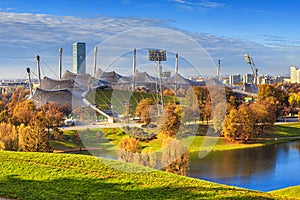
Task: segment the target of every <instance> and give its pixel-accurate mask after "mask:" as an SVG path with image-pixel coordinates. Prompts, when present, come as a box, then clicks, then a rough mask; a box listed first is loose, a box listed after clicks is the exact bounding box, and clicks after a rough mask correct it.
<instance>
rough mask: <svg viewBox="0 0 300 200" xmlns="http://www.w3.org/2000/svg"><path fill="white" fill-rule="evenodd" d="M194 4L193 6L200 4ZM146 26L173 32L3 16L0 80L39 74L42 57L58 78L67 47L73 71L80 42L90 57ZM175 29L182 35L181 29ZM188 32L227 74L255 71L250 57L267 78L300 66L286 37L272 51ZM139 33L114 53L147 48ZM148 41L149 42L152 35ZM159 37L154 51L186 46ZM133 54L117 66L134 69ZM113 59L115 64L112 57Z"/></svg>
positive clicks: (138, 22) (118, 23)
mask: <svg viewBox="0 0 300 200" xmlns="http://www.w3.org/2000/svg"><path fill="white" fill-rule="evenodd" d="M177 1H180V0H177ZM184 2H186V1H184ZM188 2H190V3H192V2H194V1H188ZM195 2H198V3H199V2H203V1H195ZM143 27H168V24H167V23H166V22H165V21H162V20H159V19H138V18H109V17H98V18H77V17H68V16H67V17H59V16H52V15H44V14H24V13H23V14H17V13H7V12H2V13H1V12H0V35H1V37H0V49H1V51H0V60H1V62H0V68H1V70H2V73H1V76H0V78H5V77H6V78H7V77H16V76H17V77H18V76H19V74H23V71H25V69H26V67H27V66H30V67H32V68H33V69H35V66H36V64H35V56H36V55H37V54H39V55H40V56H41V59H42V60H43V63H42V65H44V66H45V68H44V71H45V75H50V76H53V77H54V78H55V76H54V75H53V73H52V72H50V70H48V71H47V68H48V67H49V68H52V71H57V70H56V67H57V66H58V48H60V47H62V48H63V49H64V53H63V55H64V62H63V65H64V67H65V69H71V66H72V57H71V55H72V50H71V48H72V43H73V42H74V41H85V42H86V43H87V51H88V52H89V51H91V50H92V49H93V47H94V46H95V45H98V44H99V43H101V42H103V41H104V40H105V39H107V38H109V37H111V36H113V35H115V34H118V33H121V32H123V31H126V30H131V29H133V28H143ZM173 29H174V30H178V29H176V28H173ZM181 31H182V30H181ZM183 33H184V34H186V35H188V36H190V37H191V38H193V39H194V40H195V41H197V42H198V43H199V44H200V45H201V46H202V47H204V48H205V49H206V50H207V52H208V53H209V55H210V56H211V58H212V61H213V62H215V63H216V62H217V60H218V59H221V63H222V64H221V65H222V70H221V72H222V74H230V73H246V72H250V69H248V66H247V65H246V64H245V62H244V60H243V54H244V53H249V54H250V55H251V56H252V57H253V58H254V59H255V62H256V64H257V66H258V67H259V71H260V72H261V73H270V74H285V73H288V70H289V66H290V65H295V64H296V65H297V63H300V58H299V57H298V56H296V55H299V54H300V47H299V46H292V45H283V44H285V41H284V38H280V37H278V36H276V35H275V36H269V35H266V36H264V38H265V40H266V41H267V40H268V41H269V42H270V43H273V44H274V43H275V42H276V46H274V45H273V46H266V45H262V44H259V43H254V42H249V41H245V40H242V39H236V38H229V37H218V36H214V35H210V34H205V33H193V32H187V31H183ZM135 34H136V35H134V34H132V35H131V38H123V40H119V43H117V44H116V45H115V46H111V49H109V50H116V49H117V48H121V47H122V46H127V47H128V48H129V49H130V48H134V47H136V46H138V45H141V44H142V42H141V41H139V40H140V39H142V38H143V37H142V36H143V35H142V33H141V32H136V33H135ZM143 34H144V33H143ZM144 36H145V37H146V35H144ZM159 36H160V37H159V39H158V40H157V42H152V43H153V45H152V46H159V44H160V43H161V42H160V41H165V42H168V43H169V44H174V45H175V44H179V45H181V46H182V47H183V46H184V45H185V44H184V42H183V43H182V40H180V41H179V40H177V39H176V37H173V36H174V35H173V36H172V35H170V34H169V32H168V31H167V32H161V34H160V35H159ZM132 41H133V42H132ZM180 42H181V43H180ZM132 43H133V44H132ZM130 45H131V46H130ZM171 47H172V46H170V48H171ZM185 51H186V53H189V54H190V55H191V54H192V53H193V51H194V49H193V48H190V49H186V50H185ZM127 53H128V52H127ZM173 53H174V52H173ZM99 55H100V56H103V55H104V52H101V49H99ZM128 55H129V56H127V57H128V58H127V59H120V62H116V64H118V65H124V66H123V67H127V66H131V64H130V62H131V58H130V52H129V54H128ZM171 56H173V54H172V55H171ZM194 56H197V55H194ZM198 56H199V55H198ZM107 58H108V59H109V56H108V55H107ZM145 58H146V57H145ZM101 59H102V61H103V62H104V60H105V59H104V58H103V57H102V58H101V57H100V60H99V63H101ZM142 61H143V62H144V61H145V59H142V58H140V62H142ZM173 64H174V63H173V61H172V59H170V66H171V67H173ZM200 64H201V67H202V70H201V73H204V74H212V73H214V72H215V66H213V65H210V64H205V63H204V62H203V63H200ZM200 64H199V65H200ZM182 65H187V62H183V63H182ZM4 69H5V70H4ZM8 69H9V70H8ZM10 69H13V70H10ZM186 72H189V73H191V71H189V70H186ZM47 73H49V74H47ZM190 75H192V74H190Z"/></svg>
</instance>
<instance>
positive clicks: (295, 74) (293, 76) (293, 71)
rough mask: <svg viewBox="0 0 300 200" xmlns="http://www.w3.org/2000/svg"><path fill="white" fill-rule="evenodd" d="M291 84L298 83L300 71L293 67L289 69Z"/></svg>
mask: <svg viewBox="0 0 300 200" xmlns="http://www.w3.org/2000/svg"><path fill="white" fill-rule="evenodd" d="M290 77H291V83H300V69H298V68H297V67H295V66H292V67H291V68H290Z"/></svg>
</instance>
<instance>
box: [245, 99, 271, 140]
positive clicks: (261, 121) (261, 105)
mask: <svg viewBox="0 0 300 200" xmlns="http://www.w3.org/2000/svg"><path fill="white" fill-rule="evenodd" d="M250 109H251V110H252V113H253V115H254V116H255V127H254V130H255V132H256V134H257V135H258V134H260V133H264V132H265V131H267V130H272V128H273V125H274V123H275V121H276V114H275V111H276V107H275V105H274V104H271V103H268V102H267V101H258V102H255V103H252V104H250Z"/></svg>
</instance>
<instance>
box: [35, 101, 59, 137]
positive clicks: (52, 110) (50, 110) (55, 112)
mask: <svg viewBox="0 0 300 200" xmlns="http://www.w3.org/2000/svg"><path fill="white" fill-rule="evenodd" d="M62 118H63V112H62V107H61V106H60V105H59V104H57V103H54V102H49V103H46V104H44V105H43V106H42V107H41V108H40V109H39V112H38V119H37V120H40V121H41V125H42V126H43V127H45V128H47V129H48V132H49V129H50V128H54V127H55V126H58V125H59V123H60V121H61V120H62Z"/></svg>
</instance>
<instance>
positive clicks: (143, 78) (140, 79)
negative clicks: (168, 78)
mask: <svg viewBox="0 0 300 200" xmlns="http://www.w3.org/2000/svg"><path fill="white" fill-rule="evenodd" d="M133 80H134V81H135V83H156V82H157V81H158V79H157V78H155V77H153V76H151V75H149V74H148V73H147V72H139V71H136V74H135V76H134V75H131V76H129V77H122V78H120V80H119V81H118V83H119V84H126V83H132V82H133Z"/></svg>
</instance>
